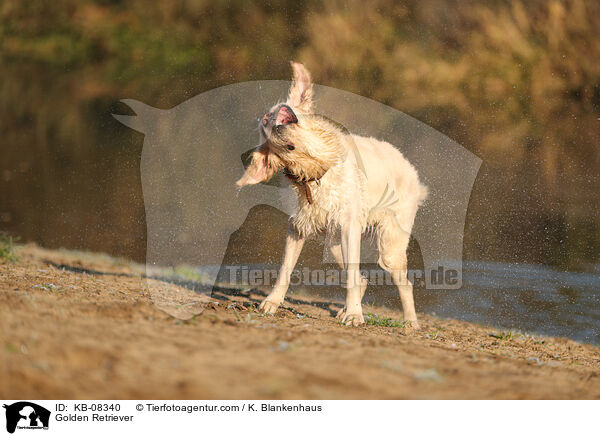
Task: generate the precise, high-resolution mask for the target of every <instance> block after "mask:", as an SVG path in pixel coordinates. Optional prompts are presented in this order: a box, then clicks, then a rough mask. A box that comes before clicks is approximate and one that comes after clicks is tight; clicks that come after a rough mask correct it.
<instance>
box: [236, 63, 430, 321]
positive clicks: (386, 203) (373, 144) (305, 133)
mask: <svg viewBox="0 0 600 436" xmlns="http://www.w3.org/2000/svg"><path fill="white" fill-rule="evenodd" d="M292 68H293V71H294V80H293V82H292V86H291V88H290V92H289V95H288V99H287V101H286V102H285V104H286V105H287V106H288V107H289V108H291V109H292V110H293V112H294V114H295V116H296V118H297V122H294V123H289V124H285V125H277V123H276V122H274V121H273V120H276V119H278V118H279V114H280V112H279V111H281V110H282V109H281V108H282V104H281V103H280V104H276V105H275V106H273V107H272V108H271V109H270V111H269V112H268V113H267V114H266V115H265V119H266V120H267V121H265V122H264V123H263V122H261V124H260V125H259V130H260V131H261V139H262V140H263V141H264V142H263V144H262V145H260V146H259V147H258V148H257V150H256V151H255V152H254V153H253V154H252V161H251V163H250V165H249V166H248V168H247V170H246V172H245V173H244V175H243V176H242V178H241V179H240V180H238V182H237V184H238V186H240V187H241V186H244V185H250V184H255V183H260V182H264V181H267V180H269V179H270V178H271V177H272V176H273V175H274V174H275V173H276V172H277V171H279V170H280V169H282V168H287V170H288V171H289V172H291V173H292V174H294V175H295V176H296V177H298V178H299V179H302V180H311V179H318V182H317V181H311V182H308V183H309V186H310V189H311V191H312V197H313V202H312V204H309V202H308V201H307V197H306V191H305V189H304V187H303V186H302V185H301V184H297V183H292V186H293V187H294V189H295V190H296V193H297V196H298V210H297V212H296V213H295V214H294V216H292V218H291V224H290V230H289V232H288V238H287V242H286V255H285V258H284V265H283V266H282V271H281V273H280V276H279V277H280V279H281V280H278V283H277V284H276V285H275V288H274V289H273V292H272V293H271V294H270V295H269V297H267V299H266V300H265V302H263V304H262V305H261V309H263V310H264V311H266V312H274V311H275V310H276V309H277V307H278V306H279V304H280V303H281V302H282V301H283V297H284V296H285V292H286V291H287V286H288V284H289V275H288V274H289V272H290V271H289V270H290V269H293V266H294V264H295V262H296V260H297V257H298V255H299V251H300V250H301V248H302V244H303V242H304V239H305V238H306V237H308V236H311V235H313V234H315V233H317V232H321V231H323V230H329V231H331V233H336V232H337V230H341V231H342V238H344V235H347V238H348V239H346V240H347V244H346V253H345V254H346V256H344V253H343V251H344V250H343V248H344V244H343V243H342V244H341V248H340V244H339V243H338V242H337V241H332V242H331V248H332V253H333V254H334V256H335V257H336V259H337V260H338V262H339V263H340V265H341V266H342V267H344V268H349V267H352V264H355V263H358V262H359V261H360V259H358V260H357V259H356V254H352V253H356V247H355V245H356V234H357V233H358V234H359V238H360V233H363V232H365V231H366V230H368V229H374V230H375V232H376V235H377V240H378V248H379V264H380V266H381V267H382V268H384V269H386V270H387V271H389V272H390V273H391V274H392V278H393V279H394V281H395V282H396V284H397V285H398V288H399V291H400V296H401V299H402V303H403V307H404V315H405V319H407V320H409V321H411V322H412V323H413V325H414V326H415V327H418V323H417V319H416V313H415V310H414V302H413V297H412V284H411V283H410V282H409V281H408V280H407V279H406V271H407V261H406V249H407V246H408V241H409V237H410V232H411V230H412V227H413V223H414V219H415V215H416V213H417V209H418V207H419V205H420V204H421V203H422V202H423V201H424V200H425V198H426V196H427V189H426V188H425V187H424V186H423V185H422V184H421V183H420V182H419V177H418V174H417V171H416V169H415V168H414V167H413V166H412V165H411V164H410V163H409V162H408V161H407V160H406V158H404V156H403V155H402V153H400V151H398V150H397V149H396V148H395V147H393V146H392V145H391V144H389V143H387V142H383V141H379V140H377V139H375V138H366V137H362V136H357V135H352V134H350V133H349V132H348V131H346V130H345V129H344V128H343V127H342V126H340V125H339V124H337V123H335V122H334V121H331V120H328V119H327V118H325V117H323V116H319V115H316V114H314V112H313V104H312V95H313V91H312V82H311V78H310V74H309V73H308V71H307V70H306V69H305V68H304V66H303V65H301V64H298V63H294V62H293V63H292ZM286 111H287V108H285V109H284V112H283V113H284V114H287V112H286ZM290 146H291V148H290ZM358 243H360V242H358ZM349 245H350V246H351V248H350V251H351V252H352V253H349V252H348V246H349ZM359 251H360V250H359ZM352 268H353V271H356V266H354V267H352ZM286 276H287V277H288V278H287V281H286V280H285V277H286ZM355 276H356V277H355V279H354V280H350V283H349V285H348V287H349V289H350V288H352V287H356V288H360V300H362V296H363V295H364V288H365V287H366V284H365V283H364V282H363V280H362V279H361V278H360V277H359V276H358V275H357V274H355ZM356 292H357V291H355V292H354V297H353V298H352V302H353V309H352V310H351V311H350V312H352V314H351V315H352V316H350V318H348V316H349V311H348V310H347V308H346V309H344V310H343V311H341V313H340V318H342V321H345V323H349V324H353V325H358V324H361V323H363V322H364V320H363V318H362V309H361V308H360V307H357V304H356V298H357V297H356ZM349 294H350V291H349ZM349 298H350V297H349ZM348 301H349V300H348ZM348 301H347V306H348V304H349V303H348ZM358 306H360V303H359V304H358Z"/></svg>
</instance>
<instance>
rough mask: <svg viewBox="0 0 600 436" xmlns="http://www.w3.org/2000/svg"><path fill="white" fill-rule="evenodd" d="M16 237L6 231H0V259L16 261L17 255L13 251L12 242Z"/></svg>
mask: <svg viewBox="0 0 600 436" xmlns="http://www.w3.org/2000/svg"><path fill="white" fill-rule="evenodd" d="M15 242H16V239H15V238H13V237H12V236H9V235H8V234H7V233H4V232H0V261H4V262H16V261H17V256H16V255H15V253H14V243H15Z"/></svg>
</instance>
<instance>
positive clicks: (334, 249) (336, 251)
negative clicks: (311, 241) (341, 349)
mask: <svg viewBox="0 0 600 436" xmlns="http://www.w3.org/2000/svg"><path fill="white" fill-rule="evenodd" d="M329 251H331V255H332V256H333V258H334V259H335V261H336V262H337V264H338V265H339V267H340V268H341V269H342V270H344V269H345V267H344V256H343V254H342V244H341V243H339V242H337V243H334V242H330V245H329ZM366 290H367V279H365V278H364V277H362V276H361V284H360V301H361V302H362V299H363V297H364V296H365V291H366ZM344 316H346V306H344V307H343V308H341V309H340V310H339V312H338V313H337V315H336V318H338V319H342V318H344Z"/></svg>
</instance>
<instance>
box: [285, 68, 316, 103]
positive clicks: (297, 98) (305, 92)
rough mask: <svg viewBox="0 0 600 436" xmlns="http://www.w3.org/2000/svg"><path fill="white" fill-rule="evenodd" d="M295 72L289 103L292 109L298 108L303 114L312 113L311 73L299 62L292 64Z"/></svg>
mask: <svg viewBox="0 0 600 436" xmlns="http://www.w3.org/2000/svg"><path fill="white" fill-rule="evenodd" d="M290 64H291V65H292V70H293V71H294V79H293V81H292V86H291V87H290V93H289V95H288V101H289V103H290V105H291V106H292V107H296V108H298V109H300V110H301V111H303V112H307V113H311V112H312V110H313V107H312V97H313V87H312V80H311V78H310V73H309V72H308V70H307V69H306V68H305V67H304V65H302V64H300V63H298V62H293V61H292V62H290Z"/></svg>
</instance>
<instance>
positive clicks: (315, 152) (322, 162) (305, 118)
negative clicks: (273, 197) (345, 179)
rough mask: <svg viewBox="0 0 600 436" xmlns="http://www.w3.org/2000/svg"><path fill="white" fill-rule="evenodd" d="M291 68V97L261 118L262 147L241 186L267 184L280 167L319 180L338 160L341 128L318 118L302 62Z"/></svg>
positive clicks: (310, 85) (297, 174) (252, 158)
mask: <svg viewBox="0 0 600 436" xmlns="http://www.w3.org/2000/svg"><path fill="white" fill-rule="evenodd" d="M291 65H292V70H293V72H294V75H293V81H292V85H291V86H290V90H289V93H288V98H287V100H286V102H285V103H278V104H276V105H275V106H273V107H272V108H271V109H270V110H269V111H268V112H267V113H266V114H264V115H263V116H262V117H261V118H260V119H259V122H258V129H259V131H260V137H261V145H260V146H259V147H258V148H257V149H256V150H255V151H254V152H253V153H252V157H251V162H250V165H249V166H248V168H247V169H246V172H245V173H244V175H243V176H242V178H241V179H239V180H238V181H237V185H238V186H244V185H254V184H256V183H260V182H266V181H268V180H269V179H270V178H271V177H273V175H274V174H275V173H276V172H277V171H278V170H279V169H281V168H287V169H288V170H289V171H290V172H291V173H293V174H295V175H296V176H298V177H300V178H304V179H310V178H319V177H321V176H322V175H323V174H324V173H325V172H326V171H327V169H328V168H329V167H330V166H331V165H333V164H334V163H335V162H336V161H337V159H338V158H339V154H340V151H339V138H338V136H339V133H340V131H339V129H338V128H337V127H335V125H334V124H333V123H331V122H329V121H328V120H327V119H325V118H323V117H320V116H315V114H314V110H313V85H312V80H311V77H310V73H309V72H308V70H307V69H306V68H305V67H304V65H302V64H300V63H297V62H291Z"/></svg>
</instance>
